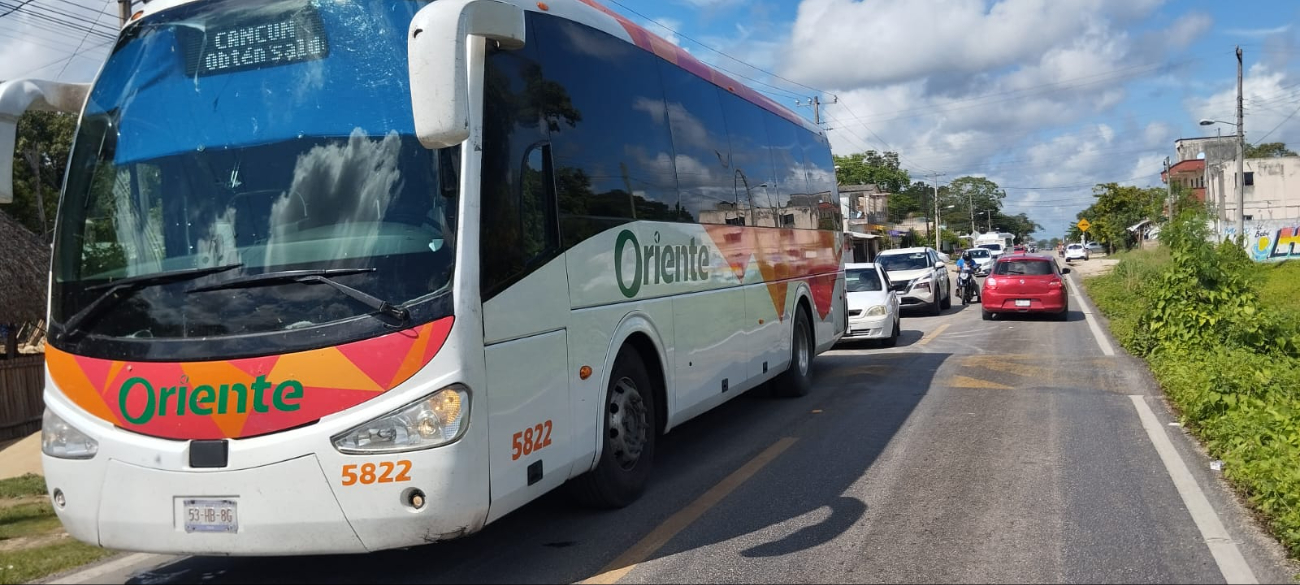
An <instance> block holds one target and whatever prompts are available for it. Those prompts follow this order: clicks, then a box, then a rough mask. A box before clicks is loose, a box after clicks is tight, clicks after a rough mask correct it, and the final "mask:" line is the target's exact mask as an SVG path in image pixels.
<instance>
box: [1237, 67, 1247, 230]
mask: <svg viewBox="0 0 1300 585" xmlns="http://www.w3.org/2000/svg"><path fill="white" fill-rule="evenodd" d="M1244 125H1245V116H1244V115H1243V112H1242V110H1241V47H1240V46H1238V47H1237V238H1239V239H1241V241H1243V242H1244V241H1246V240H1245V238H1246V130H1245V127H1244Z"/></svg>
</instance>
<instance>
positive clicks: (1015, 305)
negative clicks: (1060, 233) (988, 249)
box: [980, 256, 1070, 321]
mask: <svg viewBox="0 0 1300 585" xmlns="http://www.w3.org/2000/svg"><path fill="white" fill-rule="evenodd" d="M1069 272H1070V269H1069V268H1066V269H1064V270H1061V269H1058V268H1057V266H1056V261H1055V260H1053V259H1052V258H1049V257H1046V256H1003V257H1001V258H998V260H997V262H996V263H994V264H993V271H992V272H991V273H990V274H989V277H988V278H986V279H984V288H983V292H982V293H981V296H980V301H981V303H982V304H983V308H984V320H986V321H987V320H989V319H992V318H993V315H994V314H996V313H1047V314H1051V315H1053V316H1054V317H1055V318H1056V319H1057V320H1058V321H1064V320H1065V318H1066V315H1068V314H1069V312H1070V297H1069V293H1067V292H1066V291H1065V276H1064V275H1065V274H1067V273H1069Z"/></svg>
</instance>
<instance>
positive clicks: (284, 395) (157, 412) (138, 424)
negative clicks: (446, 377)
mask: <svg viewBox="0 0 1300 585" xmlns="http://www.w3.org/2000/svg"><path fill="white" fill-rule="evenodd" d="M453 323H454V319H453V318H451V317H446V318H443V319H440V320H438V321H434V322H432V323H426V324H424V325H420V326H418V327H417V328H413V329H407V330H403V331H397V332H394V333H390V334H388V335H385V336H381V337H377V338H372V339H367V340H362V341H357V342H353V343H349V344H345V345H342V346H337V347H325V348H321V349H314V350H309V351H302V352H295V353H289V354H285V355H282V356H269V357H265V358H249V359H238V360H213V361H205V362H125V361H117V360H103V359H97V358H88V357H80V356H74V355H72V354H69V353H67V352H64V351H61V350H59V349H57V348H55V347H47V348H46V366H47V368H48V370H49V374H50V377H51V378H52V379H53V381H54V384H55V387H56V391H59V392H62V393H63V395H64V396H66V397H67V398H68V399H69V400H71V401H72V403H73V404H75V405H77V406H78V407H79V408H81V409H83V410H85V411H86V412H87V413H89V414H91V415H93V416H95V417H97V418H100V419H102V420H105V421H108V422H110V423H112V424H114V425H117V426H121V427H124V428H127V429H129V430H131V431H134V432H138V433H141V434H145V435H150V436H156V437H165V438H174V439H216V438H238V437H241V436H245V435H246V434H248V433H254V434H264V433H268V432H275V431H278V430H283V429H287V428H291V427H295V426H299V425H302V424H305V423H308V422H311V421H312V420H316V419H318V418H320V417H321V416H324V415H327V414H332V413H335V412H339V411H342V410H344V409H347V408H351V407H352V406H355V405H357V404H360V403H362V402H365V401H367V400H370V399H371V398H374V397H375V396H376V395H378V394H380V393H382V392H385V391H387V390H389V389H391V388H393V387H394V386H396V385H397V384H400V383H401V382H404V381H405V380H407V379H408V378H410V377H411V376H413V375H415V373H416V372H418V371H419V370H420V369H421V368H423V367H425V366H426V365H427V364H428V363H429V362H430V361H432V360H433V358H434V356H435V355H436V354H437V353H438V350H439V349H441V348H442V346H443V344H444V343H445V342H446V340H447V337H448V336H449V335H450V334H451V327H452V324H453ZM393 336H402V338H403V341H400V342H399V343H395V340H394V339H393ZM408 343H409V344H410V345H409V349H407V350H406V351H401V352H394V351H391V349H392V348H393V347H395V346H399V345H400V346H406V345H407V344H408ZM349 356H352V357H349ZM385 360H388V361H387V363H385ZM399 364H400V365H399ZM377 371H385V372H394V371H395V372H397V373H396V375H395V376H394V377H393V379H392V380H391V382H390V383H389V384H380V383H377V382H376V381H375V380H374V379H373V378H372V377H371V375H370V374H368V373H367V372H377ZM91 372H93V378H94V379H92V375H91V374H90V373H91ZM259 376H264V378H262V380H263V381H264V382H266V383H270V384H272V385H273V387H272V388H267V389H265V390H263V391H262V392H261V395H260V399H259V397H257V396H255V392H254V390H253V387H252V386H253V384H254V382H255V381H256V380H257V379H258V377H259ZM127 382H131V383H130V384H127ZM289 383H292V384H289ZM223 385H224V386H226V387H227V392H226V397H227V398H228V399H229V400H231V401H232V402H231V403H230V404H231V407H230V408H227V411H226V413H225V414H220V413H219V412H218V408H217V404H216V401H217V400H218V395H220V394H221V390H220V388H221V387H222V386H223ZM240 385H242V386H243V387H242V388H239V389H236V388H237V387H238V386H240ZM203 386H210V387H212V389H213V390H214V393H213V394H214V395H212V396H209V395H208V394H207V390H203V391H202V392H199V391H198V389H199V388H200V387H203ZM121 393H127V394H125V395H124V396H122V395H121ZM120 396H121V398H119V397H120ZM235 402H238V403H239V404H243V405H244V406H245V408H243V410H244V412H239V409H238V408H235V407H234V406H233V404H235ZM122 404H126V408H127V409H128V411H127V412H126V413H123V412H120V410H121V408H122ZM277 405H280V406H277ZM196 409H198V410H199V412H204V409H211V410H212V412H211V414H198V413H195V412H193V411H194V410H196Z"/></svg>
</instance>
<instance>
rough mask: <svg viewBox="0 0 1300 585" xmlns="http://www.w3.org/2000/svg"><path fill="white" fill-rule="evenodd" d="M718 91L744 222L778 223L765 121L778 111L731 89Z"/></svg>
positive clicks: (760, 224)
mask: <svg viewBox="0 0 1300 585" xmlns="http://www.w3.org/2000/svg"><path fill="white" fill-rule="evenodd" d="M718 95H720V96H722V111H723V116H724V117H725V118H726V120H727V134H728V136H729V137H730V139H731V140H730V141H731V166H732V170H733V172H734V178H733V181H732V183H733V186H734V187H735V189H736V199H737V206H738V207H739V208H740V209H739V210H740V212H741V217H742V218H743V219H744V225H759V226H769V227H775V226H776V221H775V213H774V212H773V210H772V203H773V202H774V201H775V199H774V197H775V190H774V187H773V184H772V183H773V181H772V152H771V149H770V144H771V143H770V141H769V140H768V137H767V126H766V124H765V123H764V119H765V118H766V117H767V116H772V115H774V114H770V113H768V112H767V110H764V109H762V108H759V107H758V106H756V105H754V104H752V103H749V102H747V101H745V100H743V99H741V98H740V97H737V96H736V95H734V94H732V93H730V92H727V91H719V92H718ZM760 209H762V210H763V211H761V212H760V211H758V210H760Z"/></svg>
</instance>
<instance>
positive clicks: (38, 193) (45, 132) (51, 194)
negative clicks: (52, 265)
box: [0, 111, 77, 242]
mask: <svg viewBox="0 0 1300 585" xmlns="http://www.w3.org/2000/svg"><path fill="white" fill-rule="evenodd" d="M76 126H77V117H76V116H74V115H71V114H63V113H56V112H39V111H28V112H27V113H25V114H23V115H22V117H21V118H19V119H18V142H17V147H16V148H15V149H14V153H13V156H14V201H13V203H12V204H10V205H6V206H5V209H4V211H5V213H7V214H9V216H10V217H13V218H14V219H16V220H18V222H19V223H22V224H23V226H25V227H26V228H27V229H30V230H31V231H32V232H33V233H36V234H38V235H40V236H41V239H43V240H45V241H47V242H48V241H50V234H51V232H52V230H53V226H54V214H55V212H56V211H57V210H58V207H59V194H60V193H61V192H62V191H63V171H64V169H66V168H67V166H68V152H69V150H70V149H71V147H72V134H73V132H74V131H75V129H76ZM7 155H8V153H4V154H0V156H7Z"/></svg>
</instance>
